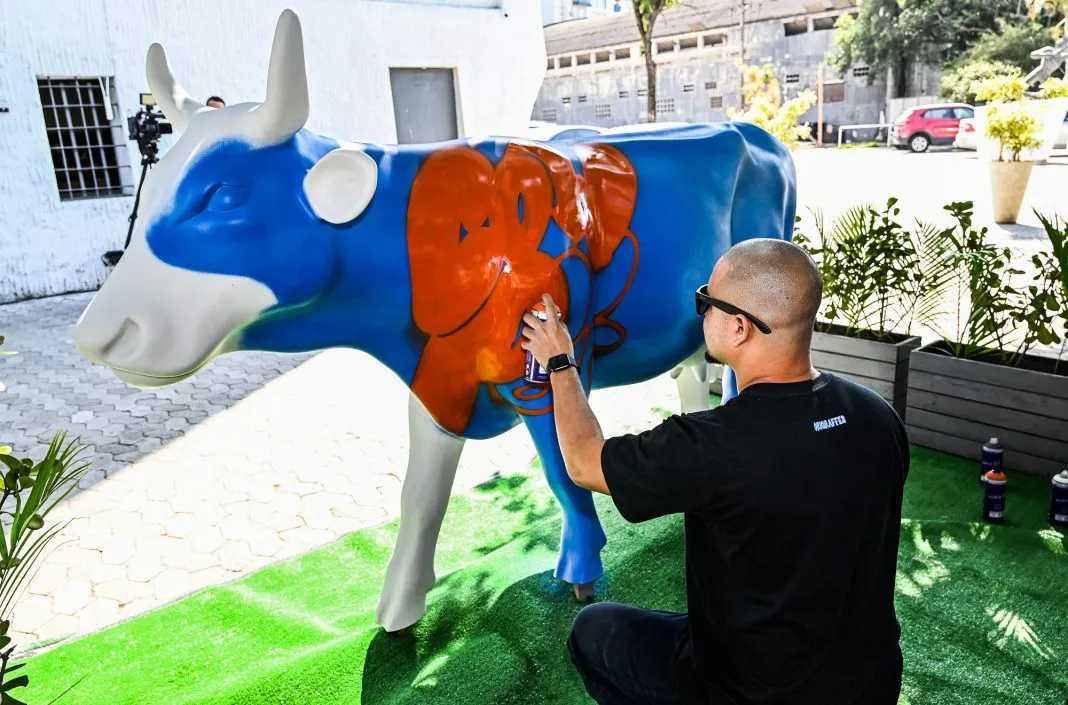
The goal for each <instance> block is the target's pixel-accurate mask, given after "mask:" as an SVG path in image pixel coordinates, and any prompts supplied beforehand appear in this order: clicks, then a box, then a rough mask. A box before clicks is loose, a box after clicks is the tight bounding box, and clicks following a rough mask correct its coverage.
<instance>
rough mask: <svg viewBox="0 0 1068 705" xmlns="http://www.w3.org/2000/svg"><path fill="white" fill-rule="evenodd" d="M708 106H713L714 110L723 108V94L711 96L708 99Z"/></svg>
mask: <svg viewBox="0 0 1068 705" xmlns="http://www.w3.org/2000/svg"><path fill="white" fill-rule="evenodd" d="M708 107H710V108H712V109H713V110H718V109H720V108H722V107H723V96H721V95H714V96H712V97H711V98H709V99H708Z"/></svg>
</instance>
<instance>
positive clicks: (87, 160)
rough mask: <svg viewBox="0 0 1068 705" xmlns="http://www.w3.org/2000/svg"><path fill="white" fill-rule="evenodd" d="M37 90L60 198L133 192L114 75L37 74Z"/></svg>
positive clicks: (70, 199) (128, 193) (73, 198)
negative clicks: (73, 75)
mask: <svg viewBox="0 0 1068 705" xmlns="http://www.w3.org/2000/svg"><path fill="white" fill-rule="evenodd" d="M37 90H38V92H39V93H40V96H41V108H42V110H43V111H44V122H45V131H46V132H47V133H48V146H49V147H50V148H51V151H52V167H53V168H54V169H55V173H56V186H57V187H58V188H59V200H61V201H74V200H78V199H82V198H100V197H103V196H129V195H132V194H133V192H134V186H133V180H132V178H131V174H130V166H129V153H128V152H127V149H128V147H127V144H126V140H124V139H123V132H122V123H121V118H120V117H119V104H118V100H117V97H116V92H115V79H114V78H112V77H95V76H94V77H82V78H51V77H38V79H37ZM108 107H110V109H111V115H112V117H111V119H110V120H109V119H108V110H107V109H108Z"/></svg>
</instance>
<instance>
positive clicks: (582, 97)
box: [579, 95, 586, 103]
mask: <svg viewBox="0 0 1068 705" xmlns="http://www.w3.org/2000/svg"><path fill="white" fill-rule="evenodd" d="M579 102H580V103H585V102H586V96H584V95H580V96H579Z"/></svg>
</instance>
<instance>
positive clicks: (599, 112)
mask: <svg viewBox="0 0 1068 705" xmlns="http://www.w3.org/2000/svg"><path fill="white" fill-rule="evenodd" d="M593 116H594V117H598V118H610V117H612V106H611V105H609V104H608V103H602V104H601V105H598V106H597V107H596V108H594V109H593Z"/></svg>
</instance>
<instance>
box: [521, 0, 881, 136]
mask: <svg viewBox="0 0 1068 705" xmlns="http://www.w3.org/2000/svg"><path fill="white" fill-rule="evenodd" d="M856 4H857V1H856V0H745V9H744V22H743V9H742V2H741V0H689V1H688V2H686V3H684V4H683V5H680V6H678V7H676V8H673V9H671V10H668V11H666V12H665V13H664V14H663V15H662V16H661V18H660V19H659V20H658V22H657V24H656V26H655V28H654V42H653V50H654V55H655V57H656V63H657V65H658V75H657V119H658V120H660V121H690V122H697V121H716V120H726V119H728V110H729V109H730V108H732V107H736V106H738V105H739V103H740V92H741V82H742V79H741V76H742V73H741V66H742V65H743V64H748V65H751V66H752V65H762V64H769V63H770V64H773V65H774V66H775V67H776V72H777V75H778V80H779V83H780V84H781V86H782V88H783V89H784V92H785V93H786V96H787V97H788V98H789V97H792V96H794V95H796V94H797V93H798V92H800V91H802V90H804V89H805V88H811V89H813V91H814V92H815V90H816V87H817V81H818V79H819V73H820V68H819V67H820V64H821V63H823V62H824V58H825V55H826V53H827V52H828V50H829V49H830V48H831V46H832V42H833V38H834V24H835V22H836V21H837V19H838V17H839V16H841V15H842V14H844V13H846V12H854V13H856V12H857V10H856ZM545 45H546V52H547V54H548V59H547V73H546V79H545V83H544V84H543V85H542V89H541V93H540V94H539V95H538V101H537V103H536V104H535V109H534V113H533V115H532V117H533V119H536V120H544V121H548V122H560V123H569V124H575V123H581V124H592V125H602V126H615V125H625V124H630V123H636V122H644V121H645V120H646V117H647V111H646V105H647V88H646V83H647V82H646V71H645V63H644V58H643V56H642V49H641V42H640V38H639V35H638V29H637V25H636V22H635V18H634V16H633V13H620V14H614V15H609V16H605V17H595V18H592V19H587V20H583V21H581V22H564V23H561V24H557V25H552V26H549V27H546V28H545ZM869 78H874V77H870V76H869V69H868V67H866V66H856V67H854V68H852V69H851V70H850V71H848V72H847V73H846V74H845V75H839V74H838V73H836V72H835V71H834V70H833V69H831V68H830V67H827V66H824V69H823V80H824V103H825V104H824V120H825V122H826V123H828V124H829V127H830V128H831V132H830V133H829V134H830V135H833V129H834V127H835V126H837V125H842V124H856V123H874V122H878V121H879V118H880V115H881V114H883V113H884V112H885V107H886V100H885V97H886V89H885V82H884V81H883V80H881V77H880V78H876V79H875V80H874V82H872V83H871V84H869ZM887 117H888V116H887ZM816 119H817V110H816V108H815V107H813V108H812V109H811V110H810V111H809V112H808V113H807V114H806V115H805V116H804V118H803V120H804V121H808V122H811V123H812V125H813V128H814V129H815V125H816ZM890 119H892V118H890Z"/></svg>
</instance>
